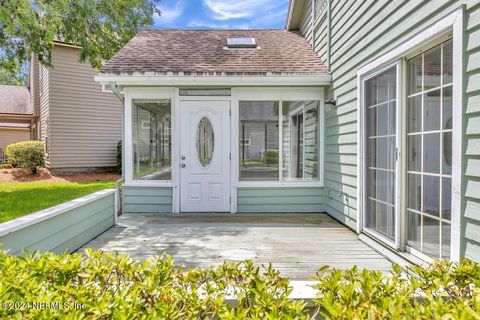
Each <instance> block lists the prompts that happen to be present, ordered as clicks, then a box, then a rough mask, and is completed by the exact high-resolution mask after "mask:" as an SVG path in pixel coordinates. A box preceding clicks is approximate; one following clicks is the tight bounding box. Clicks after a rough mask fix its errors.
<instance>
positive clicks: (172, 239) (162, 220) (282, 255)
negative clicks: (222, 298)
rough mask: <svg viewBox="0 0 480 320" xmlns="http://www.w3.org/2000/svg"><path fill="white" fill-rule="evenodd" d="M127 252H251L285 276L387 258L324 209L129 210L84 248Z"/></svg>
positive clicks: (203, 260) (210, 258)
mask: <svg viewBox="0 0 480 320" xmlns="http://www.w3.org/2000/svg"><path fill="white" fill-rule="evenodd" d="M88 247H90V248H92V249H102V250H104V251H107V252H115V251H117V252H121V253H128V254H130V256H131V257H133V258H135V259H139V260H143V259H146V258H149V257H151V256H154V255H160V254H162V253H163V252H167V253H168V254H169V255H170V256H172V257H173V258H174V259H175V262H176V263H178V264H184V265H186V266H192V267H207V266H210V265H212V264H219V263H222V262H223V261H224V259H225V257H224V256H223V255H222V254H223V253H225V251H228V250H232V249H233V250H234V249H242V250H243V251H248V252H252V251H253V252H254V253H255V258H254V259H253V260H254V261H255V262H256V263H257V264H268V263H272V265H273V266H274V267H275V268H276V269H277V270H279V271H280V272H282V274H283V275H285V276H288V277H290V278H291V279H308V278H309V277H310V276H313V275H314V274H315V272H316V271H317V270H318V268H319V267H320V266H322V265H330V266H332V267H335V268H340V269H346V268H351V267H352V266H354V265H357V266H358V267H359V268H369V269H375V270H380V271H388V270H389V268H390V266H391V263H390V262H389V261H388V260H387V259H386V258H384V257H383V256H382V255H380V254H379V253H377V252H375V251H374V250H373V249H371V248H370V247H368V246H367V245H366V244H364V243H363V242H361V241H360V240H358V236H357V234H355V233H354V232H352V231H351V230H350V229H348V228H346V227H344V226H343V225H342V224H340V223H338V222H337V221H335V220H334V219H332V218H331V217H329V216H328V215H326V214H320V213H319V214H243V213H242V214H234V215H232V214H216V213H213V214H129V215H124V216H122V217H120V218H119V221H118V225H117V226H115V227H112V228H110V229H109V230H107V231H106V232H105V233H103V234H101V235H100V236H98V237H97V238H95V239H94V240H92V241H90V242H89V243H87V244H86V245H84V246H83V247H82V248H81V249H79V251H83V250H84V249H85V248H88Z"/></svg>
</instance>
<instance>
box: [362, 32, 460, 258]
mask: <svg viewBox="0 0 480 320" xmlns="http://www.w3.org/2000/svg"><path fill="white" fill-rule="evenodd" d="M452 51H453V48H452V41H451V40H450V41H446V42H443V43H440V44H438V45H437V46H435V47H433V48H428V50H418V51H417V54H414V53H413V54H412V55H411V56H410V57H408V58H405V59H401V60H400V61H398V62H397V63H396V64H395V65H393V66H391V67H387V68H385V69H383V70H379V71H378V72H377V73H375V74H373V75H371V76H369V77H366V78H364V79H362V96H363V104H362V112H363V113H362V120H363V121H362V130H361V132H362V139H363V140H362V142H363V143H362V146H361V149H362V159H361V166H362V167H361V168H362V173H361V175H362V185H361V186H360V187H361V188H362V189H361V191H360V192H361V195H362V197H361V199H360V201H361V204H362V206H361V210H362V212H363V214H362V221H363V231H365V232H366V233H368V234H370V235H372V236H374V237H376V238H377V239H380V240H381V241H382V242H384V243H387V244H390V245H392V246H395V247H397V248H402V249H403V248H404V249H405V250H406V251H408V252H410V253H412V254H414V255H416V256H418V257H420V258H422V259H424V260H430V259H432V258H433V259H449V258H450V242H451V240H450V238H451V215H452V214H451V209H452V205H451V203H452V135H453V130H455V128H454V126H453V124H452V123H453V121H452V120H453V119H452V113H453V111H452V108H453V107H454V106H453V105H452V91H453V90H452V88H453V76H452V74H453V73H452V70H453V58H452V56H453V53H452ZM401 70H405V71H404V72H401ZM403 75H405V76H404V78H402V77H403Z"/></svg>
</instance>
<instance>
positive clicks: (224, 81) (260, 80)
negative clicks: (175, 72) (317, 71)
mask: <svg viewBox="0 0 480 320" xmlns="http://www.w3.org/2000/svg"><path fill="white" fill-rule="evenodd" d="M331 80H332V77H331V76H330V75H290V76H219V77H215V76H195V77H194V76H122V75H96V76H95V81H96V82H99V83H102V84H109V83H111V82H114V83H116V84H117V85H123V86H129V85H131V86H139V85H141V86H152V85H160V86H232V87H238V86H328V85H330V82H331Z"/></svg>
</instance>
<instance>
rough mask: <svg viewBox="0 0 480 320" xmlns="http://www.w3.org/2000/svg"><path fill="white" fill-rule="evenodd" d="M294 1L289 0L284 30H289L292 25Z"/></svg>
mask: <svg viewBox="0 0 480 320" xmlns="http://www.w3.org/2000/svg"><path fill="white" fill-rule="evenodd" d="M295 2H296V1H295V0H290V3H289V5H288V14H287V21H286V23H285V30H287V31H288V30H290V26H291V25H292V16H293V10H294V8H295Z"/></svg>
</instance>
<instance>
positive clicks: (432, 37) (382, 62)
mask: <svg viewBox="0 0 480 320" xmlns="http://www.w3.org/2000/svg"><path fill="white" fill-rule="evenodd" d="M449 34H450V35H451V36H452V38H453V61H454V62H455V63H454V70H453V101H452V104H453V106H461V107H460V108H453V111H452V112H453V115H452V117H453V126H454V127H455V130H454V131H453V137H452V145H453V146H454V150H453V151H452V213H453V214H452V218H451V219H452V220H451V246H450V248H451V249H450V250H451V251H450V258H451V260H454V261H458V260H459V259H460V244H461V216H460V215H461V210H460V209H461V174H462V163H461V157H462V150H463V140H462V132H463V122H462V119H463V109H464V107H463V93H462V92H463V77H462V75H463V7H460V8H459V9H457V10H455V11H454V12H452V13H450V14H448V15H446V16H445V17H443V18H441V19H439V20H438V21H436V22H435V23H433V24H432V25H431V26H430V27H427V28H425V29H423V30H422V31H420V32H418V33H417V34H415V35H414V36H412V37H411V38H410V39H408V40H406V41H405V42H403V43H402V44H400V45H398V46H397V47H395V48H394V49H392V50H390V51H388V52H387V53H385V54H383V55H382V56H380V57H377V58H376V59H375V60H374V61H372V62H370V63H368V64H367V65H365V66H363V67H362V68H360V69H359V70H358V72H357V97H358V99H357V133H358V137H359V143H358V144H357V159H358V165H357V177H358V179H359V181H358V185H359V186H361V185H362V184H363V181H364V177H363V173H362V172H363V164H364V162H365V160H366V159H365V156H364V154H363V147H362V144H363V143H362V141H363V134H364V128H363V121H364V119H363V112H362V110H363V90H362V88H363V85H362V83H363V81H364V79H365V78H367V77H369V76H370V75H371V74H373V73H376V71H378V70H379V69H382V68H383V67H385V66H388V65H391V64H392V63H394V62H395V61H400V60H402V59H403V58H405V57H407V56H409V55H411V54H412V53H414V52H415V51H417V50H419V49H420V48H422V47H426V46H428V45H429V44H432V43H435V42H438V41H439V40H440V39H442V38H445V37H446V36H448V35H449ZM401 63H404V62H403V61H402V62H401ZM403 71H404V68H403V70H400V72H399V76H400V77H402V73H403ZM401 81H402V80H401ZM401 87H402V88H403V87H404V85H403V84H402V85H401ZM397 92H399V93H400V95H401V96H399V99H404V97H403V95H404V94H405V93H404V92H403V90H402V91H397ZM397 129H398V128H397ZM402 134H403V133H402ZM402 151H403V150H400V152H402ZM402 158H403V156H400V159H402ZM397 185H398V183H397ZM402 188H403V187H402ZM363 192H364V190H363V188H362V187H359V188H357V203H358V211H357V212H358V216H357V232H358V233H361V232H362V231H363V230H362V226H363V210H364V203H363V197H364V194H363ZM399 223H401V221H400V222H399ZM400 241H403V239H401V240H400Z"/></svg>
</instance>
